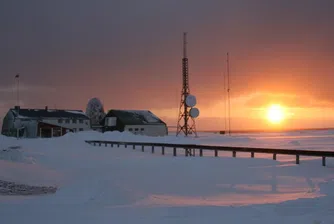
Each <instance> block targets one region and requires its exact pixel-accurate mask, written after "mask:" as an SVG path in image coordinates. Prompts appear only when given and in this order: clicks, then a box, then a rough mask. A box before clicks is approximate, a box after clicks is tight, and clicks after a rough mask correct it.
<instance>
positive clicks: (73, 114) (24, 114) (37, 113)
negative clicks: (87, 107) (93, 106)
mask: <svg viewBox="0 0 334 224" xmlns="http://www.w3.org/2000/svg"><path fill="white" fill-rule="evenodd" d="M10 110H11V111H12V113H13V114H14V116H17V109H15V108H12V109H10ZM19 117H20V118H22V119H23V118H76V119H89V117H88V116H87V115H86V114H85V113H84V112H83V111H82V110H51V109H47V108H46V109H26V108H20V109H19Z"/></svg>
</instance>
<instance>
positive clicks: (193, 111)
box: [176, 33, 199, 137]
mask: <svg viewBox="0 0 334 224" xmlns="http://www.w3.org/2000/svg"><path fill="white" fill-rule="evenodd" d="M195 105H196V97H195V96H193V95H191V94H190V88H189V65H188V57H187V33H183V58H182V91H181V102H180V110H179V118H178V122H177V131H176V136H178V135H179V134H180V133H181V132H182V133H183V134H184V135H185V136H189V135H192V134H194V135H195V137H197V132H196V123H195V118H196V117H198V116H199V110H198V109H197V108H196V107H194V106H195Z"/></svg>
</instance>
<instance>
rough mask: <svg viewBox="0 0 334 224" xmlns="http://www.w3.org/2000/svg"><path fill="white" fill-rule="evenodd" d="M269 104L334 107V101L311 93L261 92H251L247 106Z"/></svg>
mask: <svg viewBox="0 0 334 224" xmlns="http://www.w3.org/2000/svg"><path fill="white" fill-rule="evenodd" d="M269 104H281V105H284V106H285V107H289V108H334V102H332V101H330V100H324V99H319V98H316V97H312V96H309V95H295V94H277V93H268V92H259V93H254V94H251V95H250V97H249V98H248V100H247V101H246V102H245V106H246V107H251V108H263V107H266V106H268V105H269Z"/></svg>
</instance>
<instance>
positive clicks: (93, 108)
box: [86, 97, 106, 125]
mask: <svg viewBox="0 0 334 224" xmlns="http://www.w3.org/2000/svg"><path fill="white" fill-rule="evenodd" d="M86 115H87V116H88V117H89V118H90V120H91V124H92V125H98V124H99V123H100V121H101V120H102V119H103V118H104V116H105V115H106V114H105V112H104V108H103V104H102V102H101V101H100V99H98V98H96V97H95V98H92V99H90V100H89V101H88V104H87V107H86Z"/></svg>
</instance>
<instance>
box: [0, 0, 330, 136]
mask: <svg viewBox="0 0 334 224" xmlns="http://www.w3.org/2000/svg"><path fill="white" fill-rule="evenodd" d="M333 24H334V1H333V0H279V1H278V0H207V1H203V0H182V1H181V0H168V1H167V0H166V1H163V0H142V1H138V0H95V1H92V0H57V1H51V0H29V1H26V0H2V1H1V2H0V32H1V35H0V77H1V82H0V93H1V94H0V117H1V118H2V116H4V115H5V113H6V112H7V110H8V109H9V108H10V107H13V106H14V105H15V104H16V95H15V91H14V90H15V80H14V76H15V74H16V73H20V74H21V77H20V94H21V97H20V99H21V102H20V104H21V106H22V107H25V108H43V107H44V106H46V105H48V106H49V108H53V107H56V108H58V109H62V108H67V109H82V110H85V108H86V104H87V102H88V100H89V99H90V98H92V97H99V98H100V99H101V100H102V101H103V103H104V106H105V109H112V108H114V109H150V110H151V111H152V112H154V113H155V114H157V115H159V116H161V117H162V118H163V119H164V120H165V121H167V123H168V124H169V125H176V122H177V115H178V106H179V103H180V91H181V84H182V83H181V75H182V74H181V59H182V33H183V32H184V31H186V32H188V42H189V45H188V47H189V49H188V57H189V68H190V89H191V93H192V94H194V95H196V96H197V102H198V108H199V109H200V111H201V115H200V118H198V120H197V128H198V129H199V130H210V129H211V130H218V129H219V130H220V129H224V114H225V112H224V110H225V109H224V106H225V103H224V91H223V86H224V78H223V73H224V71H225V70H226V63H225V60H226V52H230V62H231V63H230V66H231V73H230V75H231V117H232V119H231V124H232V129H276V128H312V127H314V128H323V127H330V126H332V127H333V126H334V80H333V76H334V26H333ZM13 91H14V92H13ZM272 104H278V105H280V106H281V107H282V108H283V110H284V111H283V112H284V119H283V120H282V121H281V122H279V123H271V122H269V120H268V119H267V113H268V109H267V108H269V107H270V105H272Z"/></svg>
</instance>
